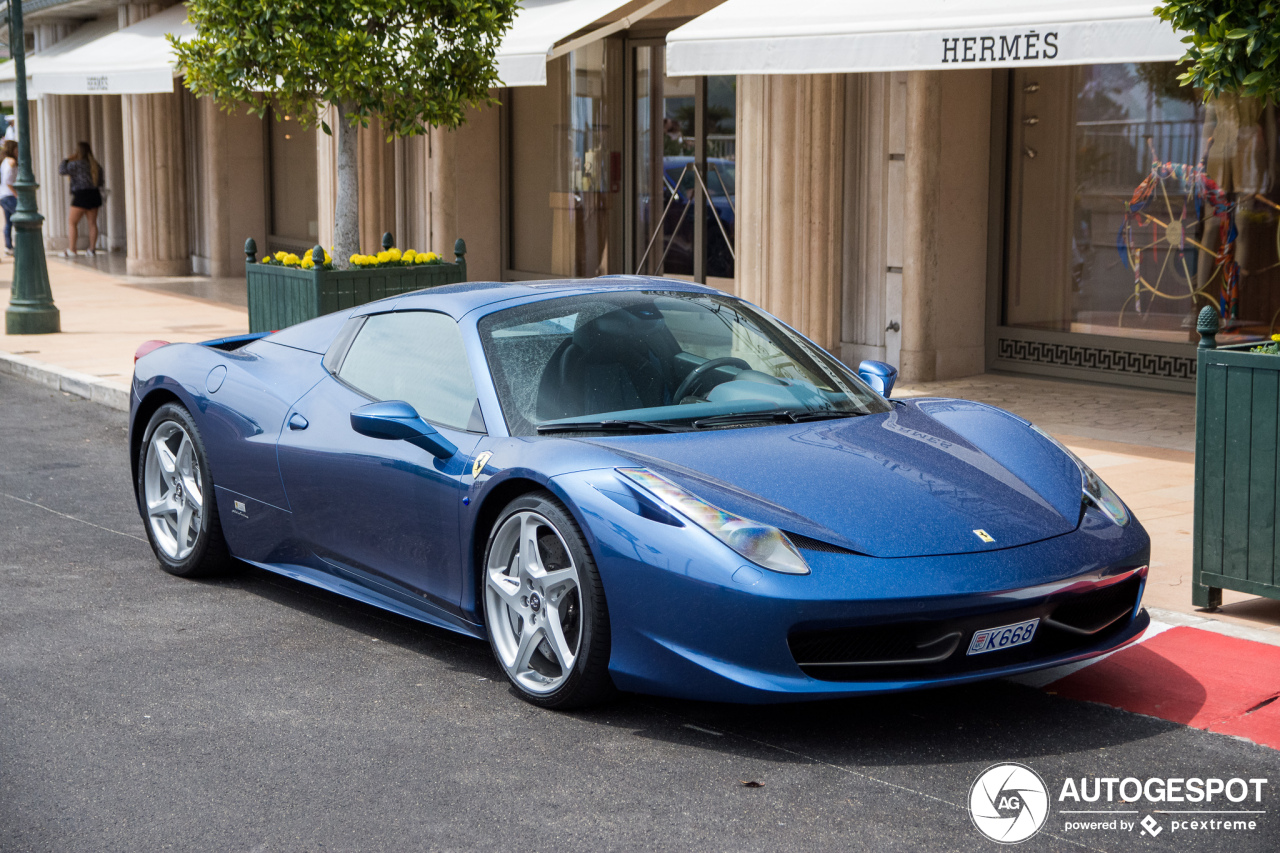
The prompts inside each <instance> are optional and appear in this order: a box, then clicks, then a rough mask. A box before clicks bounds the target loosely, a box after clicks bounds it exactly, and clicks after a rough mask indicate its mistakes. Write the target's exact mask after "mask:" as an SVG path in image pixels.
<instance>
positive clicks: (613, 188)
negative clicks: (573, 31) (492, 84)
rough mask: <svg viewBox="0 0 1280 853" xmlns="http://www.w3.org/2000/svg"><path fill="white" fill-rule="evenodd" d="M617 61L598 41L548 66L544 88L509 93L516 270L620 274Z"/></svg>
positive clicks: (610, 45)
mask: <svg viewBox="0 0 1280 853" xmlns="http://www.w3.org/2000/svg"><path fill="white" fill-rule="evenodd" d="M620 66H621V48H620V46H619V44H618V43H617V42H616V41H613V40H602V41H599V42H594V43H592V44H590V45H587V46H585V47H582V48H579V49H578V50H575V51H573V52H572V53H570V54H568V55H566V56H563V57H560V58H559V59H555V60H552V61H551V62H549V63H548V64H547V84H546V86H530V87H521V88H517V89H512V90H510V92H509V94H508V99H507V100H508V104H509V106H510V116H511V266H512V267H513V268H514V269H516V270H518V271H521V272H529V273H541V274H545V275H557V276H595V275H605V274H607V273H610V272H621V271H622V269H621V258H620V255H619V252H620V247H621V231H620V228H621V208H620V201H619V199H620V197H621V190H622V137H621V116H620V115H616V116H615V114H614V113H615V111H616V110H617V109H618V106H619V102H620V101H621V98H622V96H621V90H620V85H619V84H620V81H621V78H620V74H619V71H620Z"/></svg>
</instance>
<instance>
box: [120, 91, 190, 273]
mask: <svg viewBox="0 0 1280 853" xmlns="http://www.w3.org/2000/svg"><path fill="white" fill-rule="evenodd" d="M178 85H181V84H180V83H179V82H178V81H175V83H174V86H175V89H174V91H173V92H169V93H164V94H154V95H121V96H120V99H121V105H122V112H123V122H124V162H125V169H124V171H125V228H126V236H125V240H126V244H127V246H128V254H127V256H126V258H127V260H126V269H127V271H128V272H129V274H130V275H186V274H188V273H189V272H190V270H191V247H190V241H189V239H188V234H187V176H186V158H185V156H184V149H183V132H182V129H183V128H182V99H181V94H180V93H179V92H178V91H177V88H176V87H177V86H178Z"/></svg>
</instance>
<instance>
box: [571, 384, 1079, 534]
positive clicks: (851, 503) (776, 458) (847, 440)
mask: <svg viewBox="0 0 1280 853" xmlns="http://www.w3.org/2000/svg"><path fill="white" fill-rule="evenodd" d="M582 440H586V439H582ZM590 441H591V443H593V444H596V445H598V446H603V447H608V448H609V449H610V450H612V451H613V452H614V453H616V454H618V455H619V456H621V457H622V459H623V460H625V461H624V463H623V464H636V465H643V466H645V467H648V468H650V469H652V470H654V471H657V472H660V473H662V474H664V475H665V476H667V477H669V478H671V479H672V480H674V481H676V482H678V483H679V484H680V485H682V486H683V487H685V488H687V489H688V490H689V491H691V492H693V493H694V494H696V495H698V496H699V497H701V498H703V499H704V500H707V501H710V502H711V503H714V504H716V505H717V506H720V507H721V508H723V509H726V510H729V511H731V512H735V513H738V514H740V515H744V516H747V517H749V518H753V519H755V520H757V521H763V522H767V523H769V524H773V525H775V526H777V527H780V528H782V529H783V530H785V531H787V532H789V533H792V534H799V536H800V537H809V538H812V539H817V540H820V541H824V542H827V543H830V544H834V545H838V546H841V547H844V548H848V549H850V550H853V551H857V552H859V553H862V554H867V555H871V556H876V557H918V556H930V555H941V554H959V553H970V552H977V551H989V550H996V549H1000V548H1010V547H1014V546H1018V545H1025V544H1027V543H1029V542H1036V541H1039V540H1042V539H1047V538H1050V537H1053V536H1059V535H1061V534H1063V533H1067V532H1070V531H1071V530H1074V529H1075V528H1076V526H1077V524H1078V523H1079V519H1080V500H1081V492H1080V472H1079V469H1078V468H1077V467H1076V466H1075V463H1074V462H1072V461H1071V460H1070V459H1069V458H1067V456H1066V455H1065V454H1063V453H1062V452H1061V451H1060V450H1059V449H1057V448H1056V447H1055V446H1054V445H1053V444H1052V443H1050V442H1049V441H1047V440H1046V439H1044V438H1043V437H1041V436H1040V435H1038V434H1036V433H1035V432H1034V431H1033V430H1032V429H1031V428H1030V427H1029V426H1028V424H1027V423H1026V422H1025V421H1023V420H1021V419H1019V418H1017V417H1015V416H1013V415H1010V414H1009V413H1007V412H1003V411H1001V410H999V409H996V408H993V407H991V406H986V405H983V404H981V403H971V402H967V401H961V400H914V401H908V402H903V401H895V405H894V409H893V411H891V412H888V413H885V414H878V415H864V416H861V417H854V418H845V419H840V420H830V421H817V422H812V423H806V424H782V425H769V426H753V427H749V428H734V429H718V430H706V431H700V432H685V433H661V434H653V435H638V436H617V437H607V438H602V439H601V438H597V439H590ZM978 531H982V532H984V533H985V534H986V535H987V536H989V537H990V538H991V539H992V540H993V541H990V542H987V541H986V540H985V539H984V538H983V536H982V535H981V534H980V533H979V532H978ZM800 544H801V546H802V547H805V546H806V545H808V546H810V547H811V546H812V545H813V544H814V543H805V542H804V541H803V539H801V541H800Z"/></svg>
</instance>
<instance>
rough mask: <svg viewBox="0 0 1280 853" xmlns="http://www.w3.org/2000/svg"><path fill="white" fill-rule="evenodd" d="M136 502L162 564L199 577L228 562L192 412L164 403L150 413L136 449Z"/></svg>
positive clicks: (183, 574) (175, 571)
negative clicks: (139, 444) (145, 429)
mask: <svg viewBox="0 0 1280 853" xmlns="http://www.w3.org/2000/svg"><path fill="white" fill-rule="evenodd" d="M138 456H139V458H138V502H139V510H140V511H141V512H142V520H143V523H144V524H145V525H146V528H147V539H148V540H149V541H150V542H151V549H152V550H153V551H154V552H155V555H156V558H157V559H158V560H159V561H160V566H161V567H162V568H163V569H164V570H165V571H166V572H169V573H170V574H174V575H178V576H179V577H184V578H192V577H202V576H207V575H211V574H216V573H217V572H219V571H221V570H223V569H225V568H226V567H227V566H228V565H229V564H230V563H231V557H230V554H229V553H228V551H227V544H226V540H225V539H224V538H223V536H222V525H221V522H220V521H219V519H218V507H217V503H216V501H215V499H214V493H213V479H212V478H211V477H210V476H209V459H208V456H207V455H206V454H205V450H204V442H203V441H201V440H200V431H199V430H198V429H197V428H196V425H195V421H194V420H192V418H191V414H190V413H189V412H188V411H187V410H186V409H185V408H183V407H182V406H179V405H177V404H175V403H168V404H166V405H164V406H161V407H160V408H159V409H158V410H157V411H156V413H155V414H154V415H152V417H151V421H150V423H149V424H148V425H147V431H146V432H145V433H144V434H143V439H142V446H141V448H140V449H139V451H138Z"/></svg>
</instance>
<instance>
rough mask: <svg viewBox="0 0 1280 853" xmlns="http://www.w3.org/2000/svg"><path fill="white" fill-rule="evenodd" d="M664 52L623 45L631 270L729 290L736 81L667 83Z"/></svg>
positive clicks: (658, 46)
mask: <svg viewBox="0 0 1280 853" xmlns="http://www.w3.org/2000/svg"><path fill="white" fill-rule="evenodd" d="M665 54H666V49H665V47H664V46H663V45H662V44H661V42H653V43H637V42H633V43H632V44H631V45H630V60H631V62H630V65H631V75H630V78H631V79H630V81H629V82H630V84H631V119H632V120H631V128H632V138H631V146H630V151H631V169H630V175H629V177H630V190H631V192H630V195H631V205H632V211H631V217H630V219H631V232H632V233H631V234H630V235H629V236H630V240H629V244H630V247H631V263H630V267H631V269H630V271H634V272H640V273H647V274H650V275H667V276H672V277H675V278H689V279H693V280H696V281H704V282H710V283H711V284H713V285H717V286H720V287H724V288H726V289H732V286H733V278H734V249H733V236H734V220H735V212H736V202H737V199H736V195H735V193H736V187H735V177H736V174H735V171H736V170H735V166H736V162H735V161H736V155H737V78H736V77H732V76H727V77H668V76H667V75H666V68H665V66H666V62H665V59H666V56H665Z"/></svg>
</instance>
